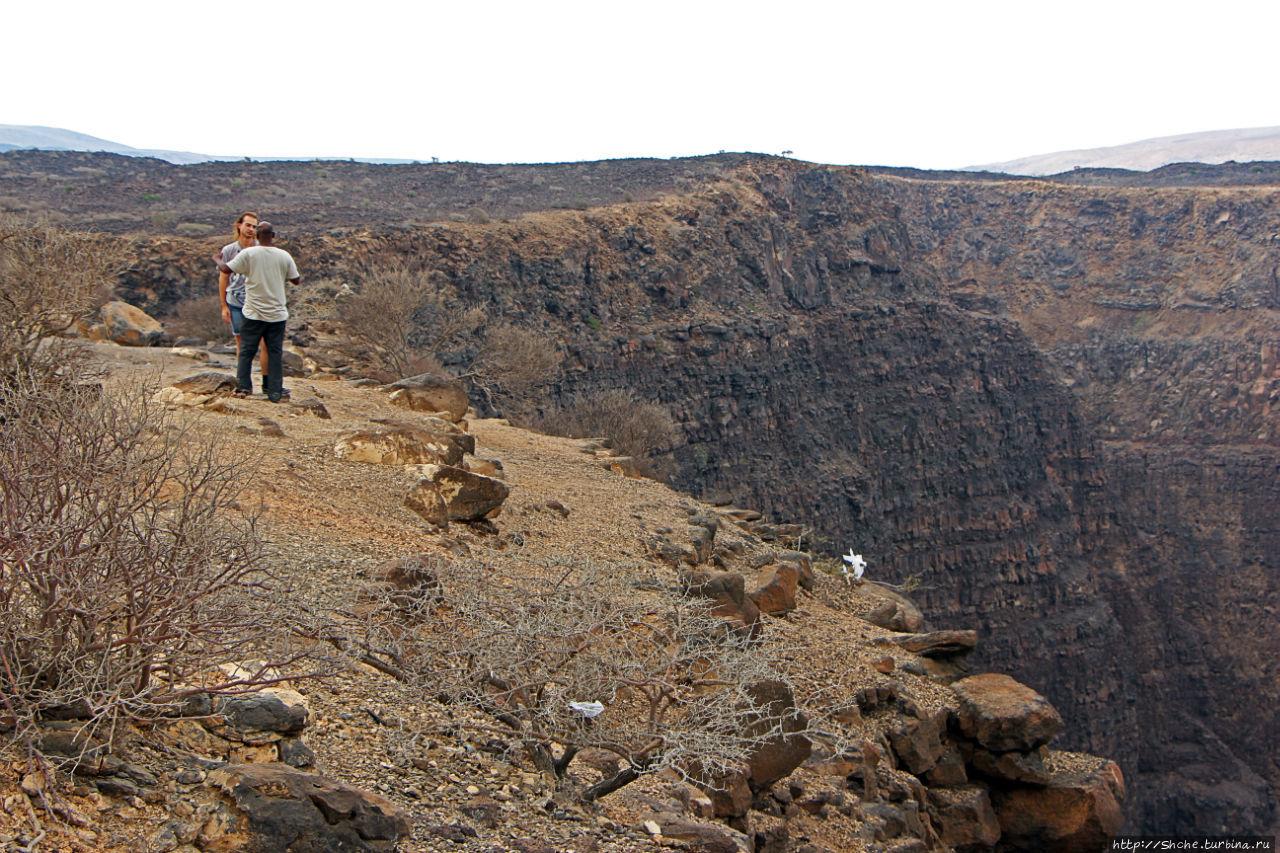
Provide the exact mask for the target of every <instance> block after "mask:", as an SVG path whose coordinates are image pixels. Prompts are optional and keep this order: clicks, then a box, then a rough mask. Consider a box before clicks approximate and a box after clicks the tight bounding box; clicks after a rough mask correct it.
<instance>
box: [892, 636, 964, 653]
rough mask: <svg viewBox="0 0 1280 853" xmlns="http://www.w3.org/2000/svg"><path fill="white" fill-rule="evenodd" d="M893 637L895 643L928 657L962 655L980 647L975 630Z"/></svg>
mask: <svg viewBox="0 0 1280 853" xmlns="http://www.w3.org/2000/svg"><path fill="white" fill-rule="evenodd" d="M892 639H893V642H894V644H895V645H897V646H899V647H901V648H904V649H906V650H907V651H909V652H915V653H916V654H918V655H920V656H921V657H926V658H953V657H960V656H961V655H967V654H969V652H971V651H973V650H974V649H976V648H977V647H978V632H977V631H973V630H966V631H931V632H929V633H927V634H903V635H902V636H900V637H893V638H892Z"/></svg>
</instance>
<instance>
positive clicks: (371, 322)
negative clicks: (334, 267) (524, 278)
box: [338, 265, 484, 378]
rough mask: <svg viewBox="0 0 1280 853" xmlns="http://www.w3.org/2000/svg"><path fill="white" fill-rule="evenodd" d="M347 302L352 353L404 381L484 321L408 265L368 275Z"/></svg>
mask: <svg viewBox="0 0 1280 853" xmlns="http://www.w3.org/2000/svg"><path fill="white" fill-rule="evenodd" d="M341 299H342V301H341V302H340V303H339V306H338V321H339V323H340V325H341V327H342V331H343V332H344V333H345V334H346V336H347V338H348V342H347V350H348V354H349V355H353V356H356V357H361V358H367V359H369V360H370V361H371V362H372V363H373V364H374V365H375V366H376V367H380V368H382V369H384V370H387V371H390V372H391V373H393V374H394V375H396V376H397V377H398V378H403V377H405V376H412V375H415V373H419V372H421V371H420V370H418V369H417V368H418V367H420V365H421V362H422V359H423V358H425V357H430V356H433V355H434V354H435V353H436V352H438V351H439V350H440V349H442V348H444V347H446V346H449V345H451V344H454V343H457V342H458V341H460V340H462V339H463V338H464V337H465V336H467V335H469V334H470V333H472V332H473V331H474V330H475V329H476V327H477V326H479V325H480V323H481V322H483V319H484V316H483V313H482V312H481V311H480V310H479V309H476V308H471V309H467V308H463V307H461V306H460V305H458V304H457V303H456V302H455V301H454V300H452V299H450V298H449V296H448V295H447V294H446V293H444V292H443V291H442V290H441V289H440V288H439V287H438V286H437V285H436V284H435V283H434V282H432V280H431V276H430V274H429V273H426V272H422V271H416V270H410V269H409V268H407V267H405V266H402V265H397V266H389V267H381V268H376V269H371V270H368V271H367V272H365V273H363V274H362V275H360V276H359V277H358V281H357V287H356V290H355V292H354V293H350V294H347V295H345V296H343V297H341Z"/></svg>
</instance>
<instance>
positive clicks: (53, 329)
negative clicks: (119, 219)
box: [0, 217, 123, 373]
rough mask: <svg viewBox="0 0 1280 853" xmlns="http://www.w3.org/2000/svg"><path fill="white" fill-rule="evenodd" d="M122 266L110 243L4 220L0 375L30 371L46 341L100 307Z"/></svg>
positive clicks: (0, 230) (0, 234) (0, 226)
mask: <svg viewBox="0 0 1280 853" xmlns="http://www.w3.org/2000/svg"><path fill="white" fill-rule="evenodd" d="M122 266H123V255H122V253H121V250H120V248H119V246H118V244H116V243H113V242H110V241H108V240H107V239H105V238H102V237H98V236H95V235H92V234H80V233H74V232H69V231H63V230H61V229H58V228H54V227H53V226H51V225H48V224H45V223H40V222H34V221H31V220H27V219H21V218H16V217H0V372H4V373H11V372H13V371H18V372H24V373H26V372H30V371H31V370H32V369H33V368H34V367H35V366H36V361H37V360H38V359H40V358H41V356H40V350H41V348H42V344H43V342H44V341H46V340H47V339H49V338H52V337H54V336H57V335H61V334H63V333H65V332H67V331H68V330H70V329H71V328H72V327H74V326H75V325H76V324H77V323H78V322H80V321H81V320H82V319H84V318H85V317H86V315H88V313H89V312H90V311H92V310H93V309H95V308H97V307H98V306H99V305H101V304H102V302H103V301H104V300H105V298H106V295H107V293H108V292H109V290H110V285H111V282H112V280H113V279H114V277H115V275H116V273H117V272H118V271H119V270H120V269H121V268H122ZM43 364H44V366H45V367H48V366H49V365H50V364H54V365H56V364H57V359H56V358H54V359H52V360H49V359H45V360H44V361H43Z"/></svg>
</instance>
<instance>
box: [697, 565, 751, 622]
mask: <svg viewBox="0 0 1280 853" xmlns="http://www.w3.org/2000/svg"><path fill="white" fill-rule="evenodd" d="M680 582H681V585H682V587H683V588H684V592H685V594H686V595H689V596H692V597H694V598H706V599H709V600H710V601H711V612H712V613H715V614H716V615H717V616H720V617H721V618H723V619H726V620H729V621H730V622H732V623H735V624H737V625H739V626H741V627H743V628H747V629H752V628H754V627H755V626H756V624H757V623H758V622H759V621H760V608H759V607H757V606H756V603H755V602H754V601H752V600H751V597H750V596H748V595H747V592H746V589H747V588H746V581H745V580H744V579H743V577H742V575H740V574H738V573H737V572H718V573H716V574H711V573H710V572H701V571H684V572H681V575H680Z"/></svg>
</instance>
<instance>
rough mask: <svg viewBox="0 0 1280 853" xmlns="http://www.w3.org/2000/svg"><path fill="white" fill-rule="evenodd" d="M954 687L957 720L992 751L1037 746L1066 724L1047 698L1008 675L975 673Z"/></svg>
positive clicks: (1023, 749) (963, 731)
mask: <svg viewBox="0 0 1280 853" xmlns="http://www.w3.org/2000/svg"><path fill="white" fill-rule="evenodd" d="M951 689H952V690H954V691H955V692H956V696H958V697H959V699H960V705H959V707H958V708H957V709H956V722H957V724H958V726H959V728H960V731H961V733H963V734H964V735H965V737H968V738H971V739H973V740H975V741H977V742H978V744H979V745H980V746H982V747H984V748H986V749H989V750H992V751H993V752H1008V751H1011V750H1021V751H1024V752H1027V751H1030V750H1033V749H1036V748H1037V747H1041V746H1044V745H1045V744H1047V743H1049V742H1050V741H1052V740H1053V739H1054V738H1055V737H1057V736H1058V735H1059V734H1061V733H1062V730H1063V728H1064V726H1063V723H1062V717H1061V715H1059V714H1058V710H1057V709H1056V708H1054V707H1053V705H1051V704H1049V700H1048V699H1046V698H1044V697H1043V696H1041V695H1040V694H1039V693H1037V692H1036V691H1034V690H1032V689H1031V688H1030V687H1027V686H1026V685H1025V684H1021V683H1020V682H1017V681H1015V680H1014V679H1012V678H1010V677H1009V676H1007V675H1003V674H1000V673H994V672H988V673H984V674H982V675H972V676H970V677H968V678H962V679H960V680H959V681H957V682H956V683H955V684H952V685H951Z"/></svg>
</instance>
